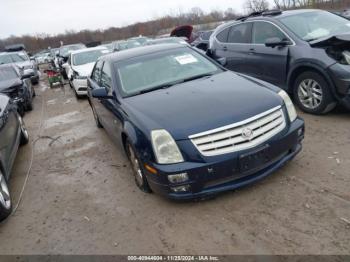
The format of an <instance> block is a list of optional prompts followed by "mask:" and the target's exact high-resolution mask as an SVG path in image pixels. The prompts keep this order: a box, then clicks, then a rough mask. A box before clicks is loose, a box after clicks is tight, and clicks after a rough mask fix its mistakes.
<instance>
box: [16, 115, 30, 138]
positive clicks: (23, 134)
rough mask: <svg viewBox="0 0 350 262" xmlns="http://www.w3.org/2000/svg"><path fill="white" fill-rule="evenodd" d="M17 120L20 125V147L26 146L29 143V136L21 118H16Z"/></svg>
mask: <svg viewBox="0 0 350 262" xmlns="http://www.w3.org/2000/svg"><path fill="white" fill-rule="evenodd" d="M18 120H19V123H20V125H21V126H20V128H21V142H20V144H21V145H26V144H28V142H29V134H28V130H27V128H26V125H25V124H24V121H23V118H22V117H21V116H18Z"/></svg>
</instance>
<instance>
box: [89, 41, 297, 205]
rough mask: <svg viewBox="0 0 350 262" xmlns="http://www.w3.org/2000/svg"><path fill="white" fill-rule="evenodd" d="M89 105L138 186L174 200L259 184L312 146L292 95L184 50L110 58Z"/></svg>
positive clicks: (162, 48) (96, 74)
mask: <svg viewBox="0 0 350 262" xmlns="http://www.w3.org/2000/svg"><path fill="white" fill-rule="evenodd" d="M88 99H89V103H90V105H91V108H92V112H93V115H94V118H95V121H96V125H97V126H98V127H103V128H104V129H105V130H106V131H107V133H108V134H109V135H110V137H111V139H112V140H113V141H114V142H115V143H116V144H117V145H119V146H120V149H121V150H125V152H126V155H127V156H128V157H129V159H130V161H131V166H132V168H133V173H134V179H135V182H136V185H137V186H138V187H139V188H140V189H141V190H142V191H144V192H151V191H153V192H156V193H159V194H161V195H164V196H166V197H168V198H171V199H193V198H202V197H206V196H210V195H214V194H217V193H219V192H223V191H228V190H233V189H236V188H239V187H242V186H245V185H248V184H251V183H254V182H256V181H258V180H260V179H263V178H264V177H266V176H268V175H270V174H272V173H274V172H275V171H276V170H278V169H279V168H281V167H282V166H283V165H285V164H286V163H287V162H288V161H290V160H291V159H293V157H294V156H296V155H297V154H298V153H299V152H300V151H301V149H302V140H303V138H304V121H303V120H302V119H300V118H299V117H298V116H297V113H296V111H295V108H294V106H293V103H292V102H291V100H290V98H289V96H288V94H287V93H286V92H285V91H283V90H281V89H279V88H278V87H275V86H273V85H271V84H269V83H266V82H264V81H261V80H257V79H254V78H252V77H248V76H245V75H241V74H237V73H233V72H231V71H229V70H226V69H225V68H223V67H222V66H221V65H220V64H218V63H216V62H215V61H214V60H212V59H210V58H208V57H207V56H206V55H205V54H202V53H201V52H199V51H197V50H196V49H194V48H192V47H189V46H185V45H182V44H159V45H152V46H146V47H140V48H135V49H131V50H125V51H123V52H117V53H113V54H110V55H106V56H103V57H101V58H100V59H99V60H98V61H97V62H96V65H95V67H94V70H93V71H92V74H91V77H90V78H89V79H88Z"/></svg>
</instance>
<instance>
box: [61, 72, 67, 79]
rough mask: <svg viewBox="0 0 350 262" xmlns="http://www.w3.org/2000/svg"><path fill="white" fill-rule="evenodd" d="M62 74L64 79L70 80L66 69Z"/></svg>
mask: <svg viewBox="0 0 350 262" xmlns="http://www.w3.org/2000/svg"><path fill="white" fill-rule="evenodd" d="M61 75H62V76H63V79H64V80H68V76H67V73H66V70H64V69H63V70H61Z"/></svg>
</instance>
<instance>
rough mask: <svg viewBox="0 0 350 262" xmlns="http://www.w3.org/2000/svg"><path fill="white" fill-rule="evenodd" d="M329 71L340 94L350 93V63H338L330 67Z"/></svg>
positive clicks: (346, 94)
mask: <svg viewBox="0 0 350 262" xmlns="http://www.w3.org/2000/svg"><path fill="white" fill-rule="evenodd" d="M328 73H329V75H330V76H331V78H332V81H333V83H334V85H335V87H336V91H337V94H338V95H340V96H348V95H350V65H342V64H339V63H336V64H334V65H332V66H330V67H329V68H328Z"/></svg>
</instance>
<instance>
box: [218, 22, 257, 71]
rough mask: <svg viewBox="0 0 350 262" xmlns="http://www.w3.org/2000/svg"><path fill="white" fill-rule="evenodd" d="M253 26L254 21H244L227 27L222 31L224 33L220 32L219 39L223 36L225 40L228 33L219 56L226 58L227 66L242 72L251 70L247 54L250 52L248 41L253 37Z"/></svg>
mask: <svg viewBox="0 0 350 262" xmlns="http://www.w3.org/2000/svg"><path fill="white" fill-rule="evenodd" d="M251 28H252V23H250V22H244V23H239V24H234V25H232V26H231V27H229V28H226V29H225V30H223V31H222V32H221V34H222V35H219V34H218V36H217V39H218V40H219V38H221V39H222V40H223V41H224V40H225V39H224V37H226V34H227V40H226V41H225V42H222V43H221V45H220V46H221V52H220V55H219V56H220V57H225V58H226V62H227V64H226V67H227V68H228V69H229V70H232V71H236V72H241V73H249V72H250V71H251V68H250V65H249V64H248V63H247V56H248V54H249V52H250V51H249V45H248V43H250V39H251ZM219 41H220V40H219Z"/></svg>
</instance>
